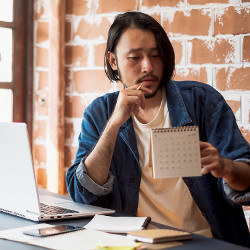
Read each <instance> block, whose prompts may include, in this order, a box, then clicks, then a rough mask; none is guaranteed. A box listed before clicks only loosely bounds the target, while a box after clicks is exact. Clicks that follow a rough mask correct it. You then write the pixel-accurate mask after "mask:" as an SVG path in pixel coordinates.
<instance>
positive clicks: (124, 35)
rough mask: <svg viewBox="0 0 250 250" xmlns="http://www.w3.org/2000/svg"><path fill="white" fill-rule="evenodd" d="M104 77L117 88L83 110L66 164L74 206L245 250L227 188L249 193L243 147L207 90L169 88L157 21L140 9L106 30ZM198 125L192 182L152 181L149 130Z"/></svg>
mask: <svg viewBox="0 0 250 250" xmlns="http://www.w3.org/2000/svg"><path fill="white" fill-rule="evenodd" d="M105 62H106V65H105V71H106V74H107V76H108V77H109V79H110V80H112V81H121V83H122V84H123V85H124V89H123V90H122V91H120V92H115V93H110V94H106V95H105V96H102V97H100V98H97V99H96V100H94V101H93V103H92V104H91V105H90V106H89V107H87V108H86V110H85V112H84V118H83V121H82V127H81V133H80V135H79V148H78V151H77V155H76V158H75V161H74V164H73V165H72V166H71V167H70V168H69V170H68V172H67V176H66V181H67V186H68V191H69V193H70V195H71V197H72V199H73V200H74V201H76V202H81V203H87V204H93V205H98V206H104V207H109V208H113V209H115V210H116V211H117V212H122V213H127V214H130V215H137V216H151V217H152V219H153V220H154V221H157V222H161V223H164V224H167V225H170V226H173V227H177V228H181V229H184V230H187V231H192V232H195V233H199V234H202V235H205V236H210V237H212V236H213V237H216V238H219V239H222V240H226V241H230V242H233V243H236V244H241V245H245V246H249V233H248V229H247V226H246V221H245V218H244V214H243V212H242V208H241V206H239V205H236V204H235V203H233V202H232V201H229V199H228V197H227V195H226V193H225V191H224V186H223V183H226V184H227V185H228V186H227V187H229V189H230V190H234V191H236V192H239V193H244V192H247V190H248V189H249V186H250V174H249V169H250V167H249V163H250V152H249V144H248V143H247V142H246V141H245V140H244V138H243V137H242V135H241V133H240V131H239V129H238V127H237V125H236V122H235V118H234V115H233V113H232V111H231V109H230V108H229V107H228V105H227V104H226V102H225V100H224V99H223V97H222V96H221V95H220V94H219V93H218V92H217V91H216V90H214V89H213V88H212V87H210V86H208V85H206V84H203V83H197V82H190V81H186V82H175V81H172V80H171V78H172V75H173V71H174V51H173V48H172V45H171V43H170V41H169V39H168V37H167V35H166V33H165V31H164V29H163V28H162V27H161V26H160V24H159V23H158V22H157V21H156V20H154V19H153V18H151V17H150V16H148V15H146V14H143V13H140V12H127V13H124V14H121V15H118V16H117V17H116V19H115V21H114V23H113V24H112V25H111V27H110V30H109V35H108V41H107V48H106V53H105ZM191 125H198V126H199V130H200V140H201V142H200V152H201V165H202V169H201V173H202V174H203V175H202V176H201V177H195V178H188V177H185V178H169V179H157V180H155V179H152V176H151V175H150V168H152V166H151V164H150V162H149V140H150V129H151V128H155V127H171V126H172V127H175V126H191Z"/></svg>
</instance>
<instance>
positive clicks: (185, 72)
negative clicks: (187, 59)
mask: <svg viewBox="0 0 250 250" xmlns="http://www.w3.org/2000/svg"><path fill="white" fill-rule="evenodd" d="M174 80H176V81H185V80H190V81H199V82H204V83H206V82H207V71H206V68H198V69H195V68H185V69H178V68H177V69H176V70H175V74H174Z"/></svg>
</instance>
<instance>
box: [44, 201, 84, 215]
mask: <svg viewBox="0 0 250 250" xmlns="http://www.w3.org/2000/svg"><path fill="white" fill-rule="evenodd" d="M40 208H41V212H42V213H44V214H50V215H54V214H69V213H79V212H78V211H75V210H71V209H67V208H63V207H59V206H50V205H46V204H44V203H40Z"/></svg>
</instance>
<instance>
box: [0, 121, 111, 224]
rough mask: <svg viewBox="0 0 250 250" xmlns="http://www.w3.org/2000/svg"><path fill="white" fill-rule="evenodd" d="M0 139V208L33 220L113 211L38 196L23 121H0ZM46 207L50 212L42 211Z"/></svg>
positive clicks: (51, 197) (47, 196)
mask: <svg viewBox="0 0 250 250" xmlns="http://www.w3.org/2000/svg"><path fill="white" fill-rule="evenodd" d="M0 138H1V139H0V173H1V174H0V211H2V212H6V213H10V214H13V215H16V216H20V217H23V218H26V219H30V220H34V221H47V220H56V219H65V218H73V217H85V216H93V215H95V214H111V213H114V212H115V211H114V210H111V209H106V208H101V207H96V206H91V205H84V204H79V203H75V202H73V201H71V200H68V199H63V198H58V197H54V196H52V195H39V193H38V189H37V185H36V180H35V174H34V168H33V164H32V157H31V152H30V146H29V139H28V132H27V126H26V124H25V123H0ZM46 209H47V210H49V212H48V211H47V212H45V210H46ZM53 210H55V211H53Z"/></svg>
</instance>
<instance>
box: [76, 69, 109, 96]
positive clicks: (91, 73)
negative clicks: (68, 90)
mask: <svg viewBox="0 0 250 250" xmlns="http://www.w3.org/2000/svg"><path fill="white" fill-rule="evenodd" d="M73 78H74V83H75V90H76V91H77V92H80V93H83V92H105V93H106V92H108V91H110V89H111V88H112V85H111V83H110V81H109V80H108V78H107V76H106V74H105V72H104V70H84V71H76V72H74V77H73Z"/></svg>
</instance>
